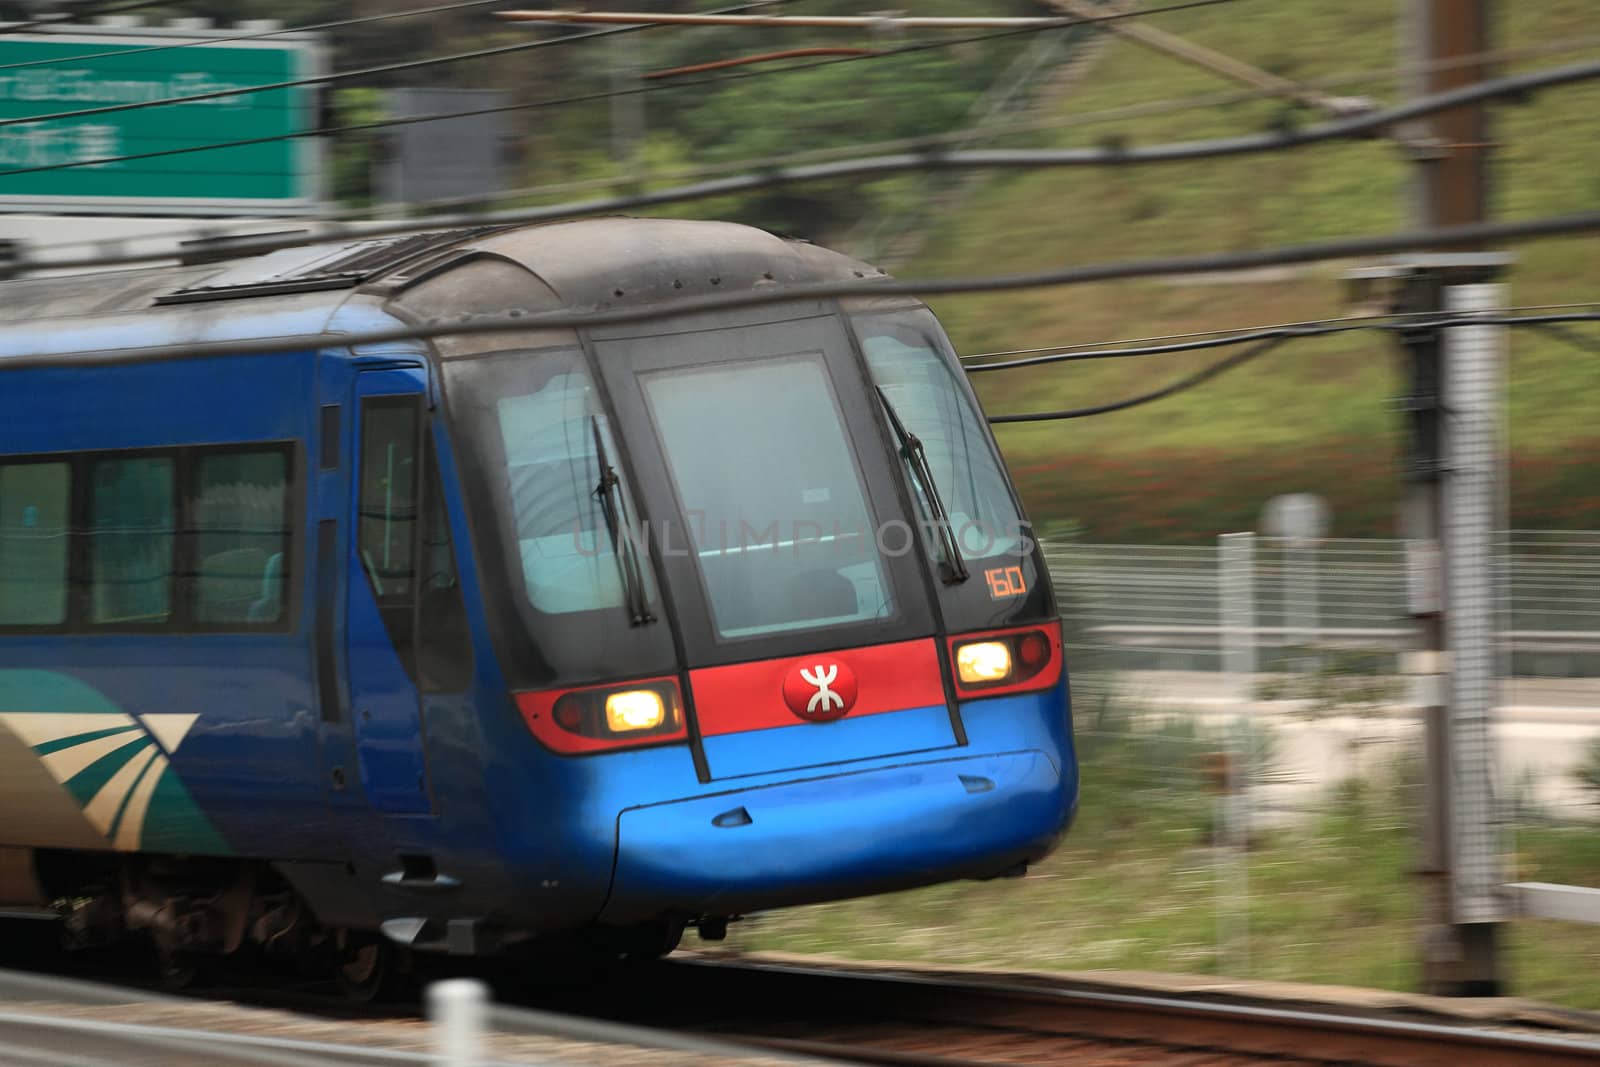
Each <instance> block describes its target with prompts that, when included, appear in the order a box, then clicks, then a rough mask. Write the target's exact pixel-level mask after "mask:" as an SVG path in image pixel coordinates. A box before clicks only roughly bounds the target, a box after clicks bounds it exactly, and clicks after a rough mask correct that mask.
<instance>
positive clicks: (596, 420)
mask: <svg viewBox="0 0 1600 1067" xmlns="http://www.w3.org/2000/svg"><path fill="white" fill-rule="evenodd" d="M589 427H590V429H592V430H593V431H594V453H595V459H597V460H598V461H599V463H600V484H599V485H596V486H595V487H594V495H595V496H597V497H599V498H600V510H601V511H603V512H604V513H605V517H606V530H607V532H609V533H610V534H611V547H612V550H613V551H614V552H615V553H616V556H617V570H618V571H619V572H620V573H621V576H622V598H623V601H624V602H625V606H626V607H627V609H628V617H629V619H630V620H631V621H632V622H633V625H635V626H643V625H644V624H645V623H647V622H655V621H656V617H655V616H654V615H652V614H650V605H649V603H648V602H647V601H646V599H645V592H644V573H643V571H642V570H641V569H640V565H639V556H638V546H636V545H635V544H634V542H633V532H632V530H631V529H628V528H626V527H625V523H626V522H627V517H628V516H627V510H626V504H625V503H624V499H623V492H622V479H621V478H619V477H617V471H616V468H614V467H612V466H611V459H610V456H609V455H608V454H607V452H606V442H605V438H604V437H603V436H602V435H601V433H600V417H599V416H598V415H590V416H589Z"/></svg>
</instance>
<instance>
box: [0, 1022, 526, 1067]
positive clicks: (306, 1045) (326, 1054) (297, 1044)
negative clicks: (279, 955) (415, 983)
mask: <svg viewBox="0 0 1600 1067" xmlns="http://www.w3.org/2000/svg"><path fill="white" fill-rule="evenodd" d="M9 1027H14V1028H19V1029H36V1030H51V1031H55V1032H57V1033H75V1034H84V1035H91V1036H95V1037H110V1038H117V1039H126V1040H128V1041H136V1042H139V1043H141V1044H154V1045H161V1046H165V1047H172V1048H184V1049H191V1050H192V1049H204V1048H215V1049H233V1050H241V1049H248V1050H252V1051H257V1052H262V1053H267V1054H276V1055H278V1056H286V1057H293V1058H295V1059H296V1060H297V1061H298V1062H300V1063H306V1064H311V1063H329V1062H335V1061H338V1062H343V1061H354V1062H359V1063H393V1064H419V1065H423V1067H430V1065H432V1064H434V1063H436V1062H437V1059H436V1057H435V1056H434V1055H433V1054H432V1053H429V1052H410V1051H407V1050H405V1049H387V1048H374V1047H372V1046H370V1045H340V1044H335V1043H333V1042H328V1041H307V1040H303V1039H300V1038H287V1037H268V1036H265V1035H262V1034H244V1033H230V1032H227V1031H220V1030H188V1029H185V1028H183V1027H180V1026H150V1025H146V1024H143V1023H126V1022H110V1021H107V1020H103V1019H81V1018H72V1017H63V1016H55V1015H36V1014H33V1013H30V1012H20V1011H0V1029H4V1028H9ZM301 1057H308V1058H306V1059H301ZM310 1057H315V1058H314V1059H313V1058H310ZM482 1067H501V1065H499V1064H490V1063H485V1064H483V1065H482ZM504 1067H511V1065H509V1064H508V1065H504Z"/></svg>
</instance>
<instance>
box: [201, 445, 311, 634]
mask: <svg viewBox="0 0 1600 1067" xmlns="http://www.w3.org/2000/svg"><path fill="white" fill-rule="evenodd" d="M192 469H193V472H194V473H193V482H192V489H191V496H190V505H189V507H190V512H189V513H190V516H191V521H192V522H193V526H194V564H195V571H194V599H193V604H194V618H195V621H196V622H199V623H202V624H210V625H219V624H221V625H235V626H238V625H246V626H254V625H269V624H272V623H276V622H280V621H281V620H282V619H283V616H284V590H285V589H286V588H288V583H289V499H288V488H289V455H288V453H287V452H286V451H285V450H283V449H281V448H280V449H271V450H251V451H234V450H229V451H223V452H211V453H202V454H201V455H199V456H198V457H197V458H196V460H195V463H194V467H193V468H192Z"/></svg>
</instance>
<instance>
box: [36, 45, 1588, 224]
mask: <svg viewBox="0 0 1600 1067" xmlns="http://www.w3.org/2000/svg"><path fill="white" fill-rule="evenodd" d="M1597 47H1600V37H1588V38H1569V39H1566V40H1562V41H1559V42H1546V43H1544V44H1541V45H1537V46H1525V47H1519V48H1502V49H1496V50H1493V51H1488V52H1480V53H1474V54H1473V55H1471V56H1468V57H1464V58H1465V59H1467V60H1471V61H1472V62H1474V63H1490V62H1510V61H1513V60H1523V59H1532V58H1542V57H1545V56H1550V55H1559V54H1561V53H1563V52H1575V51H1586V50H1589V49H1593V48H1597ZM1460 65H1463V58H1462V57H1454V58H1451V59H1447V60H1432V61H1429V62H1427V63H1416V64H1409V65H1406V66H1402V67H1397V68H1388V67H1385V68H1381V69H1380V68H1373V69H1371V70H1365V71H1359V72H1346V73H1344V74H1340V75H1334V76H1330V77H1328V78H1317V79H1310V80H1308V81H1306V82H1305V83H1304V84H1305V86H1306V87H1307V88H1311V89H1323V90H1327V89H1335V88H1340V87H1347V86H1351V85H1357V84H1364V83H1369V82H1373V81H1380V80H1392V79H1394V78H1398V77H1404V76H1407V75H1411V74H1419V73H1425V72H1429V71H1435V70H1444V69H1451V68H1453V67H1455V66H1460ZM660 73H661V74H665V73H668V72H660ZM672 73H676V72H672ZM647 76H648V75H647ZM1277 95H1278V93H1277V91H1276V90H1273V89H1246V90H1238V91H1233V92H1228V93H1213V94H1210V95H1204V96H1192V95H1191V96H1184V97H1181V98H1173V99H1167V100H1155V101H1149V102H1147V103H1142V104H1125V105H1121V106H1118V107H1112V108H1102V109H1098V110H1095V111H1091V112H1084V113H1075V114H1070V115H1064V116H1056V117H1052V118H1050V119H1044V120H1030V121H1025V122H1000V123H993V124H989V125H985V126H983V127H981V128H974V127H964V128H962V129H958V130H951V131H947V132H944V133H938V134H929V135H922V136H918V137H900V138H891V139H888V140H883V141H874V142H871V143H865V144H854V145H841V146H836V147H832V148H820V149H811V150H807V151H803V152H793V153H787V154H784V155H781V156H772V157H767V158H763V159H744V160H733V161H728V162H724V163H716V164H710V165H706V166H699V167H689V168H682V169H676V170H672V171H669V172H666V173H663V174H658V175H655V177H657V178H660V179H677V180H685V181H686V180H690V179H696V178H705V177H713V176H717V175H723V174H736V173H739V172H741V171H757V170H769V169H771V168H773V167H781V166H785V165H788V164H793V163H800V162H811V161H822V160H831V159H848V158H850V157H852V156H861V155H865V154H868V153H877V152H888V151H895V150H899V149H926V148H931V147H934V146H936V145H946V144H957V143H967V142H970V141H972V140H974V139H976V138H993V137H999V136H1004V135H1007V134H1011V133H1025V132H1033V131H1039V130H1061V129H1068V128H1072V127H1077V126H1087V125H1095V124H1097V123H1102V122H1114V121H1119V120H1124V119H1133V118H1145V117H1150V116H1157V115H1167V114H1173V113H1178V112H1183V111H1190V110H1196V109H1200V108H1212V107H1222V106H1227V105H1232V104H1239V103H1248V102H1250V101H1254V100H1262V99H1268V98H1276V97H1277ZM637 182H638V176H637V175H634V174H613V175H607V176H604V177H595V178H585V179H581V180H577V181H566V182H555V183H549V184H545V185H538V186H527V187H524V188H521V189H512V190H507V191H504V192H502V193H499V194H496V195H495V196H494V197H492V198H487V199H486V198H484V197H481V196H474V197H443V198H439V199H433V200H425V201H415V202H413V203H412V204H411V206H412V207H418V208H431V209H435V210H446V209H449V208H453V207H472V208H482V207H485V206H489V205H493V204H497V203H498V204H504V203H509V202H513V201H517V200H527V199H533V198H537V197H542V196H551V195H556V194H561V193H573V192H584V191H588V190H592V189H611V188H616V187H617V186H631V185H635V184H637ZM375 213H381V212H376V211H375V209H370V208H368V209H357V210H352V211H342V212H336V213H333V214H326V215H322V216H320V217H321V218H323V219H329V220H356V219H365V218H372V217H373V216H374V214H375ZM76 243H81V244H84V245H89V244H98V243H100V242H97V241H83V242H76ZM57 247H60V246H57Z"/></svg>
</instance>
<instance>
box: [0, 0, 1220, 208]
mask: <svg viewBox="0 0 1600 1067" xmlns="http://www.w3.org/2000/svg"><path fill="white" fill-rule="evenodd" d="M781 2H783V0H758V2H757V3H752V4H743V5H740V6H739V7H737V8H733V9H730V10H744V9H746V8H750V7H760V6H764V5H765V4H769V3H781ZM1231 2H1234V0H1191V2H1190V3H1186V4H1179V5H1175V6H1176V7H1178V8H1182V7H1194V6H1199V5H1203V4H1215V3H1231ZM1158 10H1170V9H1168V8H1162V9H1158ZM1140 13H1141V14H1153V13H1154V12H1153V11H1152V12H1140ZM1111 17H1113V16H1109V15H1108V16H1107V18H1111ZM650 28H651V27H649V26H620V27H616V28H613V29H608V30H595V31H592V32H589V33H580V34H573V35H570V36H567V37H557V38H551V39H548V40H545V41H539V42H534V43H533V44H531V45H526V44H525V45H515V46H507V47H508V48H517V49H521V48H528V47H542V46H544V45H553V44H563V43H566V42H571V41H582V40H588V39H591V38H594V37H603V36H608V35H610V34H615V33H627V32H631V31H634V30H641V29H650ZM1036 32H1038V30H1036V29H1023V30H1005V31H1001V32H999V33H987V34H975V35H973V36H970V37H963V38H959V39H956V40H945V41H933V42H928V43H924V44H917V45H906V46H903V47H900V48H894V49H888V50H884V51H879V52H873V53H869V54H865V55H851V56H843V57H839V58H833V59H824V60H820V61H818V62H815V63H797V64H792V65H789V66H785V67H780V68H777V69H772V70H751V71H742V72H739V73H736V74H727V75H723V76H720V77H714V78H700V79H696V80H693V81H676V82H662V83H653V84H649V85H642V86H638V87H635V88H632V89H613V90H607V91H597V92H593V93H583V94H579V95H576V96H566V97H556V98H553V99H547V100H535V101H530V102H526V103H520V104H498V105H494V106H491V107H479V108H471V109H468V110H465V111H448V112H436V113H434V114H430V115H415V116H409V117H404V118H389V119H378V120H374V121H372V122H364V123H355V124H351V125H346V126H320V127H315V128H313V129H308V130H296V131H293V132H290V133H280V134H272V135H268V136H263V137H251V138H245V139H242V140H236V141H218V142H212V143H210V144H200V145H186V146H184V147H181V148H165V149H159V150H155V151H150V152H135V153H129V154H126V155H120V156H96V157H93V158H90V159H80V160H74V161H72V162H68V163H49V164H41V165H39V166H35V167H15V168H12V169H9V170H0V178H4V177H8V176H15V175H22V174H40V173H45V172H49V171H57V170H72V169H74V168H77V167H98V166H104V165H106V164H108V163H131V162H137V161H140V160H146V159H159V158H164V157H167V156H181V155H188V154H191V153H195V152H214V151H218V150H221V149H229V148H245V147H249V146H251V145H258V144H271V143H275V142H277V141H290V140H296V139H300V138H306V137H325V136H333V135H338V134H351V133H366V132H371V131H373V130H382V129H389V128H392V127H395V126H406V125H411V124H414V123H420V122H437V121H440V120H444V119H459V118H472V117H476V116H480V115H494V114H503V113H506V112H512V111H535V110H540V109H543V108H550V107H565V106H568V105H571V104H582V103H593V102H596V101H600V100H609V99H613V98H617V97H626V96H638V95H643V94H646V93H656V92H665V91H668V90H673V89H686V88H694V87H696V86H704V85H720V84H722V83H724V82H732V81H741V80H743V79H745V78H756V77H765V76H768V75H775V74H791V73H795V72H797V71H802V70H812V69H815V68H818V67H827V66H832V65H833V64H835V63H849V62H855V61H859V60H863V59H886V58H890V57H894V56H902V55H910V54H913V53H918V52H927V51H933V50H936V49H944V48H951V47H954V46H956V45H961V44H971V43H974V42H978V41H990V40H996V39H999V38H1002V37H1012V36H1016V35H1019V34H1024V33H1036ZM497 51H500V50H498V49H491V50H487V51H485V52H478V53H463V54H462V55H459V56H455V57H442V58H441V59H439V60H427V61H425V62H428V63H432V62H436V61H443V60H444V59H452V60H453V59H460V58H463V57H464V56H469V55H470V56H481V55H486V54H493V53H495V52H497ZM418 62H424V61H418ZM380 69H390V68H371V69H370V70H369V71H366V72H347V76H350V77H354V76H356V75H357V74H359V73H371V72H372V71H377V70H380ZM340 76H341V75H324V76H322V77H321V78H320V79H311V80H332V79H333V78H336V77H340ZM291 84H301V83H290V82H282V83H278V84H277V85H268V86H256V87H251V88H246V89H243V90H238V91H235V90H218V91H217V92H215V93H206V94H197V95H195V96H187V97H172V98H169V99H167V100H149V101H136V102H134V103H131V104H113V105H108V106H107V107H106V108H103V109H102V108H96V109H90V110H87V111H75V112H65V113H62V114H57V115H44V116H33V117H28V118H18V119H0V128H4V127H5V126H7V125H11V124H12V123H17V122H27V123H36V122H43V121H46V120H48V119H54V118H61V117H63V115H87V114H96V113H100V112H102V111H104V110H113V111H119V110H125V109H129V108H136V107H155V106H158V105H161V104H167V103H183V102H187V101H190V100H199V99H205V98H208V97H213V96H235V95H240V94H241V93H243V92H257V91H259V90H261V89H276V88H281V87H282V86H284V85H291ZM424 228H426V227H424Z"/></svg>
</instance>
